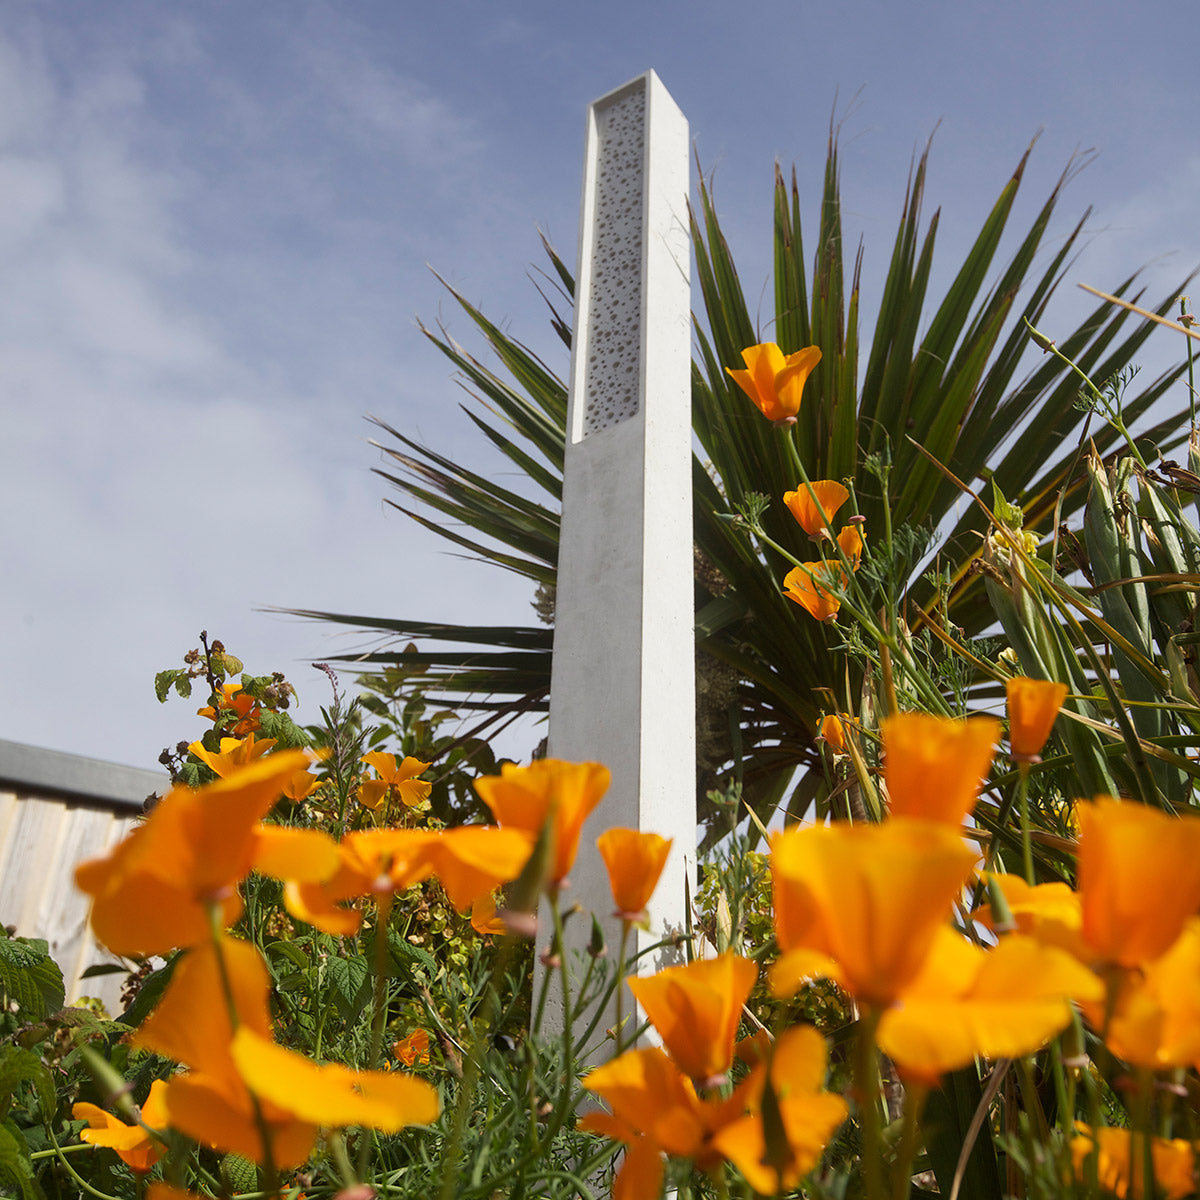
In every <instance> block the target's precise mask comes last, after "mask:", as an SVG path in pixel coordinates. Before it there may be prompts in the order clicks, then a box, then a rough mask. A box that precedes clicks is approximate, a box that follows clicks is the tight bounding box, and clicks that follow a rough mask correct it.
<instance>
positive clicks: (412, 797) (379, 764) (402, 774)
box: [358, 751, 433, 809]
mask: <svg viewBox="0 0 1200 1200" xmlns="http://www.w3.org/2000/svg"><path fill="white" fill-rule="evenodd" d="M361 761H363V762H365V763H368V764H370V765H371V766H372V767H374V768H375V770H376V771H378V772H379V778H378V779H364V780H363V781H362V785H361V786H360V788H359V792H358V799H359V803H360V804H362V805H364V806H365V807H367V808H370V809H376V808H378V807H379V805H380V802H381V801H382V800H383V798H384V796H386V795H387V794H388V792H389V791H391V792H394V793H395V795H396V796H398V797H399V799H400V802H401V804H403V805H404V806H405V807H406V808H415V807H416V806H417V805H418V804H420V803H421V802H422V801H424V800H427V799H428V798H429V793H430V792H431V791H432V790H433V784H432V783H426V782H425V781H424V780H423V779H417V778H416V776H418V775H420V774H421V773H422V772H424V771H428V770H429V766H430V764H429V763H427V762H421V760H420V759H419V758H413V757H412V756H411V755H409V756H407V757H406V758H405V759H404V761H403V762H401V763H400V765H399V766H397V765H396V756H395V755H394V754H384V753H382V752H381V751H372V752H371V753H370V754H364V755H363V756H362V760H361Z"/></svg>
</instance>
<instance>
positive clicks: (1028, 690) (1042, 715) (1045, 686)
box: [1004, 676, 1067, 762]
mask: <svg viewBox="0 0 1200 1200" xmlns="http://www.w3.org/2000/svg"><path fill="white" fill-rule="evenodd" d="M1004 691H1005V694H1006V695H1007V697H1008V736H1009V743H1010V745H1011V747H1012V757H1013V758H1014V759H1017V760H1018V761H1020V760H1022V759H1024V760H1025V761H1027V762H1028V761H1034V760H1036V759H1037V757H1038V755H1039V754H1041V752H1042V747H1043V746H1044V745H1045V744H1046V739H1047V738H1048V737H1049V736H1050V730H1051V728H1052V727H1053V725H1054V719H1055V718H1056V717H1057V716H1058V712H1059V709H1061V708H1062V702H1063V701H1064V700H1065V699H1066V698H1067V687H1066V684H1063V683H1050V682H1048V681H1047V680H1044V679H1026V678H1025V677H1024V676H1018V677H1017V678H1015V679H1008V680H1006V681H1005V683H1004Z"/></svg>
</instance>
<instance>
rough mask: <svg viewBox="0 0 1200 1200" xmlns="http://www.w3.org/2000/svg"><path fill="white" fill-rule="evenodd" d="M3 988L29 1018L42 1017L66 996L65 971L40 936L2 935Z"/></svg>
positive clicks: (0, 981) (0, 982)
mask: <svg viewBox="0 0 1200 1200" xmlns="http://www.w3.org/2000/svg"><path fill="white" fill-rule="evenodd" d="M0 987H3V989H4V991H5V992H7V994H8V997H9V999H10V1000H11V1001H14V1002H15V1003H16V1005H17V1008H18V1009H19V1010H20V1012H21V1015H22V1017H24V1019H25V1020H27V1021H41V1020H43V1019H44V1018H46V1017H48V1016H49V1015H50V1014H51V1013H52V1012H57V1011H58V1010H59V1009H60V1008H62V1006H63V1001H64V1000H65V999H66V988H65V987H64V986H63V976H62V971H60V970H59V967H58V964H57V963H56V962H55V961H54V960H53V959H52V958H51V957H50V954H49V946H48V945H47V943H46V942H45V941H43V940H42V939H41V938H0Z"/></svg>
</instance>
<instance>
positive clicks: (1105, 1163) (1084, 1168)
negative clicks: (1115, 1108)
mask: <svg viewBox="0 0 1200 1200" xmlns="http://www.w3.org/2000/svg"><path fill="white" fill-rule="evenodd" d="M1075 1128H1076V1130H1077V1131H1078V1133H1077V1136H1076V1137H1074V1138H1072V1139H1071V1162H1072V1165H1073V1166H1074V1168H1075V1178H1076V1179H1077V1180H1079V1181H1080V1182H1081V1183H1085V1182H1087V1180H1088V1178H1089V1171H1088V1160H1089V1159H1090V1158H1092V1156H1093V1155H1095V1156H1096V1178H1097V1181H1098V1182H1099V1184H1100V1186H1101V1187H1102V1188H1103V1189H1104V1190H1105V1191H1106V1192H1111V1193H1112V1194H1113V1195H1114V1196H1117V1197H1118V1198H1119V1200H1125V1197H1127V1196H1134V1197H1136V1198H1137V1200H1141V1198H1142V1197H1143V1196H1145V1194H1146V1193H1145V1188H1144V1184H1143V1178H1144V1171H1143V1169H1142V1164H1143V1161H1144V1158H1143V1156H1144V1155H1145V1153H1146V1142H1145V1139H1144V1138H1143V1137H1142V1136H1141V1135H1140V1134H1135V1133H1134V1132H1133V1131H1132V1130H1130V1129H1114V1128H1111V1127H1108V1126H1106V1127H1104V1128H1102V1129H1095V1130H1094V1129H1091V1128H1089V1127H1088V1126H1087V1125H1084V1124H1083V1123H1082V1122H1076V1124H1075ZM1150 1162H1151V1164H1152V1166H1153V1170H1154V1182H1155V1184H1156V1185H1157V1189H1161V1192H1159V1191H1158V1190H1157V1189H1156V1195H1162V1196H1164V1197H1166V1200H1183V1197H1184V1196H1191V1195H1194V1194H1195V1190H1196V1180H1195V1172H1196V1152H1195V1148H1194V1147H1193V1145H1192V1143H1191V1142H1186V1141H1184V1140H1183V1139H1181V1138H1172V1139H1170V1140H1168V1139H1166V1138H1158V1137H1156V1138H1153V1139H1152V1140H1151V1144H1150Z"/></svg>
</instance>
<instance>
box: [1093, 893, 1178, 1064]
mask: <svg viewBox="0 0 1200 1200" xmlns="http://www.w3.org/2000/svg"><path fill="white" fill-rule="evenodd" d="M1112 986H1113V994H1112V996H1111V997H1110V998H1109V1002H1108V1003H1107V1004H1104V1003H1095V1004H1093V1005H1091V1006H1088V1007H1085V1008H1084V1015H1085V1016H1086V1017H1087V1019H1088V1021H1089V1022H1090V1024H1091V1025H1092V1027H1093V1028H1094V1029H1096V1030H1097V1031H1098V1032H1100V1033H1101V1034H1102V1035H1103V1037H1104V1041H1105V1044H1106V1045H1107V1046H1108V1048H1109V1049H1110V1050H1111V1051H1112V1052H1113V1053H1114V1054H1116V1055H1117V1056H1118V1057H1120V1058H1123V1059H1124V1060H1125V1061H1126V1062H1128V1063H1133V1064H1134V1065H1135V1066H1139V1067H1148V1068H1149V1069H1150V1070H1153V1071H1161V1070H1168V1069H1172V1068H1179V1067H1188V1066H1192V1065H1195V1064H1197V1063H1200V918H1196V917H1193V918H1192V919H1191V920H1189V921H1188V923H1187V925H1186V926H1184V930H1183V933H1182V934H1180V936H1179V937H1178V938H1176V940H1175V942H1174V944H1173V945H1172V946H1171V948H1170V949H1169V950H1167V952H1166V953H1165V954H1163V955H1161V956H1160V957H1159V958H1156V959H1155V960H1154V961H1153V962H1152V963H1148V964H1147V965H1146V966H1144V967H1142V968H1141V969H1140V970H1136V971H1122V972H1121V973H1120V975H1119V978H1117V979H1116V980H1114V981H1113V985H1112Z"/></svg>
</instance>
